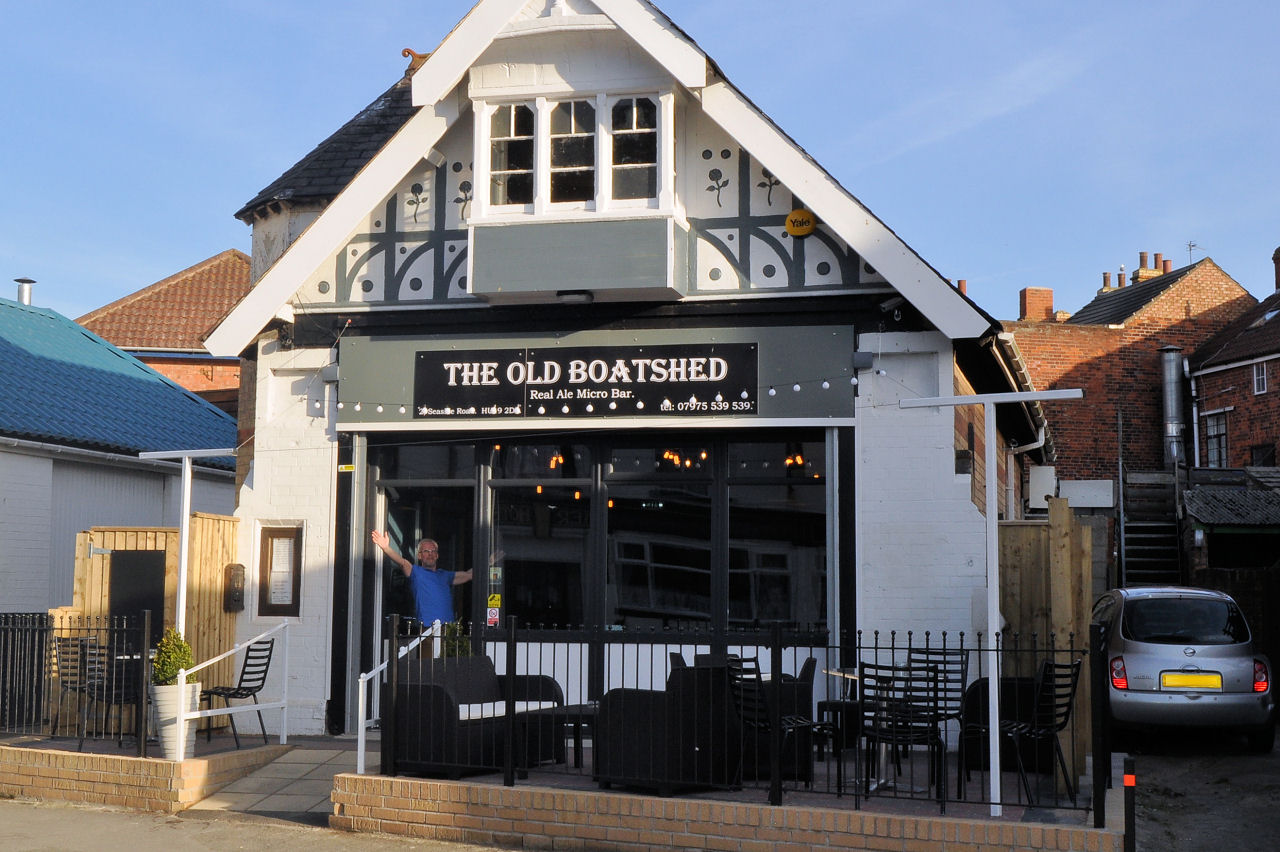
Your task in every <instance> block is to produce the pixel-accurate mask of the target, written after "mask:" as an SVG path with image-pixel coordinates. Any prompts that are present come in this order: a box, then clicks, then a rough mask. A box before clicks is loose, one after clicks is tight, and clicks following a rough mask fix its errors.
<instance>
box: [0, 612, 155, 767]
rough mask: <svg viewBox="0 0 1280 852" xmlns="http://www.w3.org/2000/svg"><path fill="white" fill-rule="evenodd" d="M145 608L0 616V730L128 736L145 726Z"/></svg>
mask: <svg viewBox="0 0 1280 852" xmlns="http://www.w3.org/2000/svg"><path fill="white" fill-rule="evenodd" d="M149 631H150V613H143V614H142V615H141V616H138V617H123V616H122V617H77V616H54V615H49V614H46V613H0V733H2V734H7V735H26V736H33V737H38V738H49V739H58V738H62V737H68V738H74V739H76V740H77V747H79V748H83V747H84V742H85V740H107V739H115V740H117V742H118V743H119V744H120V745H121V746H122V747H123V745H124V741H125V738H126V737H128V738H129V739H131V740H133V742H134V744H135V745H136V749H137V754H138V755H139V756H143V757H145V756H146V736H145V727H144V723H145V720H146V718H147V689H146V685H147V684H148V683H149V682H150V668H149V667H150V659H149V654H148V653H147V636H148V635H149Z"/></svg>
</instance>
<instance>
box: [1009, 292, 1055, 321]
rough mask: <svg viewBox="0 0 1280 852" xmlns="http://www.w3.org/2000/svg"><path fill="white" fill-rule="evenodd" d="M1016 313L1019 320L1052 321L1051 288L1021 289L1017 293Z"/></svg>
mask: <svg viewBox="0 0 1280 852" xmlns="http://www.w3.org/2000/svg"><path fill="white" fill-rule="evenodd" d="M1018 311H1019V316H1018V319H1020V320H1030V321H1031V322H1045V321H1050V322H1051V321H1053V319H1054V316H1053V288H1051V287H1023V288H1022V290H1021V291H1020V292H1019V293H1018Z"/></svg>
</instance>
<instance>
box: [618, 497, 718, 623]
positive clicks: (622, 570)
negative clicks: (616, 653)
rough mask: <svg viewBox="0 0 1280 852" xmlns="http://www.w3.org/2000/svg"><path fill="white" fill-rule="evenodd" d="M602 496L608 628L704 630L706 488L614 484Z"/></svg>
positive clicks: (707, 597)
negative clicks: (606, 498) (606, 526)
mask: <svg viewBox="0 0 1280 852" xmlns="http://www.w3.org/2000/svg"><path fill="white" fill-rule="evenodd" d="M608 494H609V503H608V507H609V508H608V511H609V539H608V540H609V572H608V573H609V576H608V585H607V588H606V608H607V620H608V623H610V624H614V625H624V626H627V627H640V628H645V627H673V626H682V625H699V626H703V627H706V626H708V625H709V624H710V622H711V561H712V560H711V511H710V508H711V501H710V499H709V495H708V490H707V488H706V487H688V488H679V489H675V488H671V487H669V486H664V485H615V486H610V487H609V490H608Z"/></svg>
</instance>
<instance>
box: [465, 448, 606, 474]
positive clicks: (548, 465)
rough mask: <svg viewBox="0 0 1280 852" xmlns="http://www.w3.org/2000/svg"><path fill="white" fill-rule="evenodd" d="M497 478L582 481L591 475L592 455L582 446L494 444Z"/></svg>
mask: <svg viewBox="0 0 1280 852" xmlns="http://www.w3.org/2000/svg"><path fill="white" fill-rule="evenodd" d="M489 459H490V464H491V465H492V466H493V477H494V479H547V480H553V479H578V478H581V477H586V476H590V475H591V454H590V453H589V452H588V450H587V448H586V447H584V446H581V445H578V444H508V443H494V444H492V445H491V446H490V450H489Z"/></svg>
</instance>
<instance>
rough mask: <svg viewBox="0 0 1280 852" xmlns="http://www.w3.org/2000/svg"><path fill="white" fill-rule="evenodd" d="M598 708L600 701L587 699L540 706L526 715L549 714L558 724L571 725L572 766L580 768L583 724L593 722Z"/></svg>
mask: <svg viewBox="0 0 1280 852" xmlns="http://www.w3.org/2000/svg"><path fill="white" fill-rule="evenodd" d="M599 709H600V702H598V701H588V702H586V703H585V704H565V705H557V706H550V707H540V708H538V709H536V710H529V711H528V712H527V713H526V715H530V716H550V717H551V718H552V719H553V720H555V721H556V722H557V723H559V724H565V725H571V726H572V730H573V767H574V769H581V768H582V729H583V726H585V725H588V724H592V723H594V722H595V719H596V712H597V711H598V710H599Z"/></svg>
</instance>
